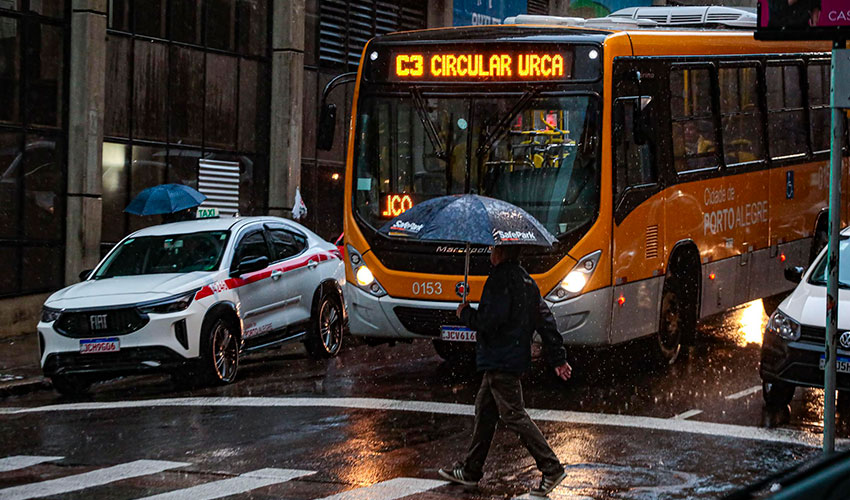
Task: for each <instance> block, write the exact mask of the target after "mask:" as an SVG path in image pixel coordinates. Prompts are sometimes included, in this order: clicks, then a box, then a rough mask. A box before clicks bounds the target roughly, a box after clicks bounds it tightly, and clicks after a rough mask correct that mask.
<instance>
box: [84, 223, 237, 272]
mask: <svg viewBox="0 0 850 500" xmlns="http://www.w3.org/2000/svg"><path fill="white" fill-rule="evenodd" d="M228 234H229V233H228V232H227V231H205V232H198V233H189V234H171V235H166V236H141V237H138V238H129V239H126V240H124V241H123V242H122V243H121V244H120V246H119V247H118V248H116V249H115V251H114V252H112V253H111V254H110V255H109V257H108V258H107V260H106V262H104V263H103V265H102V266H100V268H99V269H98V270H97V271H96V272H95V275H94V279H104V278H112V277H115V276H136V275H140V274H164V273H190V272H193V271H214V270H215V269H216V268H218V265H219V263H220V262H221V257H222V254H223V253H224V248H225V243H226V242H227V237H228Z"/></svg>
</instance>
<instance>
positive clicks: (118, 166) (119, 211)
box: [100, 142, 135, 243]
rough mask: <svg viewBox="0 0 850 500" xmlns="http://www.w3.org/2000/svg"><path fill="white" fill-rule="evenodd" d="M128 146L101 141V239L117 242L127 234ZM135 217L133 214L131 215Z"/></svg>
mask: <svg viewBox="0 0 850 500" xmlns="http://www.w3.org/2000/svg"><path fill="white" fill-rule="evenodd" d="M128 152H129V147H128V146H126V145H124V144H116V143H112V142H104V143H103V212H102V213H103V225H102V227H101V237H100V239H101V241H109V242H112V243H117V242H118V241H120V240H121V238H123V237H124V236H126V235H127V223H126V215H125V214H124V208H125V207H126V206H127V205H128V204H129V203H130V200H129V193H128V191H127V190H128V188H129V180H128V178H127V171H128V170H127V156H128ZM133 217H135V216H133Z"/></svg>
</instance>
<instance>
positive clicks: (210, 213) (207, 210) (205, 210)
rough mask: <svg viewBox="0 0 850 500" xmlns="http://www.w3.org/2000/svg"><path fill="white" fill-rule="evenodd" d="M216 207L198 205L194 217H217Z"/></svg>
mask: <svg viewBox="0 0 850 500" xmlns="http://www.w3.org/2000/svg"><path fill="white" fill-rule="evenodd" d="M219 215H220V214H219V213H218V208H216V207H198V212H197V213H196V214H195V218H196V219H213V218H216V217H218V216H219Z"/></svg>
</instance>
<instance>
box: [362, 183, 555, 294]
mask: <svg viewBox="0 0 850 500" xmlns="http://www.w3.org/2000/svg"><path fill="white" fill-rule="evenodd" d="M378 232H379V233H382V234H385V235H387V236H391V237H398V238H404V239H413V240H430V241H434V240H436V241H455V242H461V243H466V262H465V264H464V269H465V270H464V279H463V282H464V283H466V282H467V280H468V278H469V247H470V245H471V244H472V245H487V246H496V245H533V246H543V247H551V246H552V245H553V244H554V243H555V242H556V241H557V239H556V238H555V237H554V236H552V233H550V232H549V231H548V230H547V229H546V228H545V227H543V225H542V224H541V223H540V222H539V221H538V220H537V219H535V218H534V217H533V216H532V215H531V214H529V213H528V212H526V211H525V210H523V209H521V208H519V207H517V206H516V205H512V204H510V203H508V202H506V201H502V200H497V199H495V198H488V197H486V196H480V195H476V194H464V195H450V196H440V197H438V198H432V199H430V200H427V201H425V202H422V203H419V204H418V205H415V206H413V207H412V208H410V209H408V210H407V211H405V212H404V213H403V214H401V215H399V216H398V217H396V218H395V219H393V220H391V221H390V222H388V223H386V224H384V226H383V227H381V228H380V229H379V230H378ZM467 288H468V287H466V286H464V293H463V300H464V302H465V301H466V291H467Z"/></svg>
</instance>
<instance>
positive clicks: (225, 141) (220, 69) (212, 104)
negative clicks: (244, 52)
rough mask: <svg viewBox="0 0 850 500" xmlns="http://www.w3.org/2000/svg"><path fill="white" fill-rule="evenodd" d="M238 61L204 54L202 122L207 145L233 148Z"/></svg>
mask: <svg viewBox="0 0 850 500" xmlns="http://www.w3.org/2000/svg"><path fill="white" fill-rule="evenodd" d="M237 63H238V58H236V57H231V56H225V55H219V54H207V88H206V106H205V112H204V123H205V124H206V125H205V126H206V145H207V146H212V147H218V148H226V149H232V148H234V147H235V146H236V144H235V142H236V123H237V116H236V88H237V69H236V68H237Z"/></svg>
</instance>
